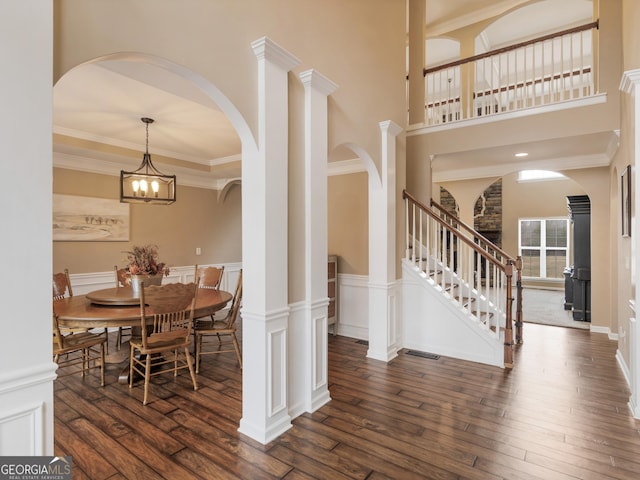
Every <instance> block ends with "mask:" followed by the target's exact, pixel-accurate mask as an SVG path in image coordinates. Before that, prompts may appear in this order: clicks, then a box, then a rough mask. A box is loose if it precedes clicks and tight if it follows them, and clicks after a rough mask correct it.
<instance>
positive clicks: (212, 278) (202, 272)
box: [193, 265, 224, 290]
mask: <svg viewBox="0 0 640 480" xmlns="http://www.w3.org/2000/svg"><path fill="white" fill-rule="evenodd" d="M223 273H224V265H223V266H221V267H199V266H198V265H196V266H195V272H194V277H193V278H199V279H200V281H199V282H198V287H199V288H214V289H216V290H217V289H219V288H220V282H221V281H222V274H223Z"/></svg>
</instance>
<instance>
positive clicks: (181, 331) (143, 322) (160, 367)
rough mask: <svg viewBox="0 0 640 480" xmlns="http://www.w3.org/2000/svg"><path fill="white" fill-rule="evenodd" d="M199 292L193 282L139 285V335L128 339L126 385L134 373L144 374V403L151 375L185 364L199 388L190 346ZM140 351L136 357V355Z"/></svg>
mask: <svg viewBox="0 0 640 480" xmlns="http://www.w3.org/2000/svg"><path fill="white" fill-rule="evenodd" d="M197 294H198V288H197V282H196V283H189V284H183V283H169V284H167V285H161V286H157V285H154V286H150V287H146V288H145V286H144V283H143V284H142V285H141V288H140V327H141V330H142V334H141V337H140V338H136V337H132V338H131V340H130V341H129V345H130V349H129V352H130V353H129V388H132V387H133V379H134V374H135V373H137V374H139V375H141V376H142V377H144V396H143V399H142V404H143V405H146V404H147V398H148V391H149V380H150V378H151V377H152V376H156V375H160V374H166V373H169V372H173V374H174V376H177V374H178V370H181V369H183V368H188V369H189V373H190V374H191V380H192V381H193V389H194V390H197V389H198V382H197V381H196V376H195V372H194V369H193V357H192V356H191V353H190V352H189V348H190V346H191V328H192V324H193V312H194V308H195V303H196V298H197ZM149 322H150V323H149ZM138 354H139V355H140V356H139V357H138V356H137V355H138Z"/></svg>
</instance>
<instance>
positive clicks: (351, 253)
mask: <svg viewBox="0 0 640 480" xmlns="http://www.w3.org/2000/svg"><path fill="white" fill-rule="evenodd" d="M328 192H329V195H328V197H329V203H328V220H329V245H328V246H329V254H331V255H339V256H340V259H339V265H338V269H339V273H348V274H353V275H368V273H369V265H368V264H369V248H368V245H369V242H368V240H367V238H368V236H369V231H368V229H369V220H368V215H369V214H368V209H369V201H368V192H369V187H368V178H367V174H366V173H364V172H362V173H352V174H349V175H335V176H331V177H329V183H328Z"/></svg>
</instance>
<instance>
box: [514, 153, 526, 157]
mask: <svg viewBox="0 0 640 480" xmlns="http://www.w3.org/2000/svg"><path fill="white" fill-rule="evenodd" d="M527 155H529V154H528V153H527V152H520V153H516V157H526V156H527Z"/></svg>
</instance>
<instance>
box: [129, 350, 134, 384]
mask: <svg viewBox="0 0 640 480" xmlns="http://www.w3.org/2000/svg"><path fill="white" fill-rule="evenodd" d="M133 354H134V352H133V345H130V346H129V388H132V387H133Z"/></svg>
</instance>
